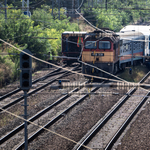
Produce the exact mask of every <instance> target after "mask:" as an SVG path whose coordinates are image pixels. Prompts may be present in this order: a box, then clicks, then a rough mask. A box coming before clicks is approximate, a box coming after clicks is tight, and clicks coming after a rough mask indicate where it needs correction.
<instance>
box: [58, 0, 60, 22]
mask: <svg viewBox="0 0 150 150" xmlns="http://www.w3.org/2000/svg"><path fill="white" fill-rule="evenodd" d="M58 7H59V8H58V13H59V20H60V0H58Z"/></svg>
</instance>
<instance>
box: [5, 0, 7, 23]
mask: <svg viewBox="0 0 150 150" xmlns="http://www.w3.org/2000/svg"><path fill="white" fill-rule="evenodd" d="M5 22H7V0H5Z"/></svg>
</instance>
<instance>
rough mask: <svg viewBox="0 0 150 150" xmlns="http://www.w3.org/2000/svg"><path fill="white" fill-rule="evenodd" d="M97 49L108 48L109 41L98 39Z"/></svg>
mask: <svg viewBox="0 0 150 150" xmlns="http://www.w3.org/2000/svg"><path fill="white" fill-rule="evenodd" d="M99 49H110V42H109V41H99Z"/></svg>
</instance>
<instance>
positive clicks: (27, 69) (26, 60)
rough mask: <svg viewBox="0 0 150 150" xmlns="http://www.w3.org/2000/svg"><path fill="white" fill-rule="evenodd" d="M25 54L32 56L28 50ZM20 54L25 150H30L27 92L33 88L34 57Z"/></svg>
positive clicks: (25, 50)
mask: <svg viewBox="0 0 150 150" xmlns="http://www.w3.org/2000/svg"><path fill="white" fill-rule="evenodd" d="M23 51H24V52H25V53H28V54H30V55H32V53H31V52H30V51H29V50H28V49H24V50H23ZM24 52H21V53H20V70H21V73H20V88H21V89H22V90H23V91H24V105H23V106H24V119H25V121H24V131H25V150H27V149H28V130H27V121H26V120H27V116H28V115H27V106H28V105H27V96H28V95H27V92H28V91H29V90H30V88H31V86H32V57H31V56H29V55H27V54H25V53H24Z"/></svg>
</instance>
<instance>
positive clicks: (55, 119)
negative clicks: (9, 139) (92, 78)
mask: <svg viewBox="0 0 150 150" xmlns="http://www.w3.org/2000/svg"><path fill="white" fill-rule="evenodd" d="M98 89H99V88H97V87H96V88H94V89H93V90H91V92H95V91H96V90H98ZM87 96H89V94H86V95H84V96H82V97H81V98H80V99H79V100H78V101H76V102H75V103H74V104H72V105H71V106H70V107H69V108H67V109H65V110H64V111H63V112H61V114H59V115H57V116H56V117H55V118H54V119H53V120H51V121H49V122H48V123H47V124H46V125H44V126H43V128H40V129H39V130H38V131H37V132H35V133H34V134H33V135H32V136H30V137H29V138H28V143H30V142H31V141H33V140H34V139H35V138H36V137H37V136H38V135H39V134H41V133H42V132H43V131H44V128H48V127H50V126H51V125H53V124H54V123H55V122H56V121H58V120H59V119H60V118H61V117H63V116H64V115H63V114H65V113H67V112H68V111H69V110H70V109H72V108H73V107H75V106H76V105H77V104H79V103H80V102H82V101H83V100H84V99H85V98H86V97H87ZM24 144H25V143H24V142H23V143H21V144H20V145H19V146H18V147H17V148H16V150H21V149H22V148H23V147H24Z"/></svg>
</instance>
